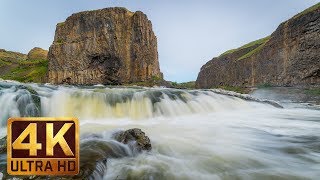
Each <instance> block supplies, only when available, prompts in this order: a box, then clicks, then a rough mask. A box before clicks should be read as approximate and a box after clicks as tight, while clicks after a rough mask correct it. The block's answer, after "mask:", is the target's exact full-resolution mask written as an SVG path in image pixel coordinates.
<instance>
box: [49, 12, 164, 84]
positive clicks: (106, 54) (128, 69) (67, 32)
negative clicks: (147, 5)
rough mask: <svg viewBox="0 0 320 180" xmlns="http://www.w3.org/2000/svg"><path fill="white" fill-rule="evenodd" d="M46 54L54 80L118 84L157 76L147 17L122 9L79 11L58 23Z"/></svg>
mask: <svg viewBox="0 0 320 180" xmlns="http://www.w3.org/2000/svg"><path fill="white" fill-rule="evenodd" d="M48 58H49V66H48V81H49V82H50V83H54V84H80V85H92V84H111V85H121V84H131V83H135V82H146V81H149V80H151V79H152V78H154V77H158V78H162V73H161V72H160V68H159V62H158V51H157V38H156V36H155V34H154V32H153V30H152V24H151V21H150V20H148V18H147V16H146V15H145V14H143V13H142V12H140V11H137V12H130V11H128V10H127V9H125V8H106V9H101V10H95V11H86V12H80V13H76V14H73V15H72V16H70V17H69V18H67V20H66V21H65V22H63V23H59V24H58V25H57V27H56V34H55V38H54V42H53V44H52V45H51V47H50V49H49V54H48Z"/></svg>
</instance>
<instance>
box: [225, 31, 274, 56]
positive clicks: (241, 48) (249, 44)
mask: <svg viewBox="0 0 320 180" xmlns="http://www.w3.org/2000/svg"><path fill="white" fill-rule="evenodd" d="M269 39H270V36H267V37H265V38H262V39H258V40H256V41H252V42H250V43H248V44H245V45H243V46H241V47H239V48H237V49H231V50H229V51H226V52H224V53H223V54H221V55H220V57H222V56H225V55H227V54H231V53H234V52H237V51H240V50H243V49H247V48H251V47H253V46H259V47H260V46H261V45H264V44H265V43H266V42H268V41H269ZM259 47H257V48H259ZM257 48H255V49H254V50H256V49H257ZM254 50H252V51H254ZM252 51H250V52H252ZM250 52H249V53H250ZM249 53H247V54H249ZM251 55H252V54H251ZM244 56H245V55H244ZM247 56H248V55H247ZM248 57H250V56H248Z"/></svg>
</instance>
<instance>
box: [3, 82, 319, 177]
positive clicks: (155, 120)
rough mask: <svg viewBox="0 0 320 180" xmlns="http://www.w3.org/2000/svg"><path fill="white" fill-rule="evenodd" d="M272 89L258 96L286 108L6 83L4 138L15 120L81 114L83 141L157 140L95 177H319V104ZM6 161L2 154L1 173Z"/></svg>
mask: <svg viewBox="0 0 320 180" xmlns="http://www.w3.org/2000/svg"><path fill="white" fill-rule="evenodd" d="M26 87H27V88H26ZM30 89H32V90H30ZM34 91H36V94H38V97H40V102H38V104H37V103H35V101H37V99H36V98H35V95H32V93H35V92H34ZM273 92H274V91H271V90H270V91H267V92H264V91H262V92H261V91H256V92H254V93H252V96H253V97H256V98H260V99H262V98H268V99H273V100H277V101H278V103H279V104H280V105H282V106H283V107H284V108H279V107H277V106H274V104H273V103H266V102H264V103H262V102H259V100H256V99H249V100H248V98H246V97H247V96H245V97H241V96H239V95H237V96H239V97H235V96H234V94H230V93H229V94H228V93H227V92H223V91H218V90H176V89H166V88H138V87H108V86H102V85H97V86H83V87H75V86H54V85H50V84H46V85H40V84H20V83H17V82H4V81H1V82H0V137H2V136H5V135H6V121H7V119H8V117H12V116H14V117H16V116H47V117H57V116H58V117H59V116H68V117H70V116H74V117H77V118H79V120H80V131H81V136H82V137H84V136H87V135H88V134H89V135H90V134H95V135H99V136H101V137H102V138H103V140H104V141H106V142H108V141H111V139H110V138H111V134H112V133H113V132H116V131H117V130H126V129H129V128H141V129H142V130H143V131H144V132H145V133H146V135H148V136H149V138H150V139H151V143H152V151H151V152H144V153H142V154H138V155H129V156H127V157H123V158H117V159H108V161H106V162H104V163H105V166H100V167H97V169H96V171H97V172H98V173H97V174H99V172H100V175H99V176H98V175H96V176H93V178H95V179H152V180H156V179H208V180H214V179H271V178H274V179H288V180H289V179H290V180H291V179H317V178H319V177H320V108H319V106H317V105H316V103H313V101H312V102H308V103H304V102H301V101H292V100H290V101H289V100H288V98H284V99H285V100H283V99H281V98H279V95H278V94H279V93H278V94H277V96H271V95H272V94H276V93H273ZM285 94H286V93H285ZM275 97H276V98H275ZM92 148H95V147H92ZM129 154H130V153H129ZM5 163H6V162H5V156H4V155H2V156H0V168H1V167H2V168H3V167H5ZM1 165H2V166H1ZM101 168H105V169H101ZM1 171H2V172H3V173H4V170H1Z"/></svg>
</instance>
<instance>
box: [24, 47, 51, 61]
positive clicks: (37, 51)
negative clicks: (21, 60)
mask: <svg viewBox="0 0 320 180" xmlns="http://www.w3.org/2000/svg"><path fill="white" fill-rule="evenodd" d="M44 59H48V51H47V50H44V49H41V48H38V47H35V48H33V49H31V50H30V51H29V53H28V58H27V60H44Z"/></svg>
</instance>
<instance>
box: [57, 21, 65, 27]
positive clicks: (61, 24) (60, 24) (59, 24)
mask: <svg viewBox="0 0 320 180" xmlns="http://www.w3.org/2000/svg"><path fill="white" fill-rule="evenodd" d="M64 24H65V22H60V23H58V24H57V26H63V25H64Z"/></svg>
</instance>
